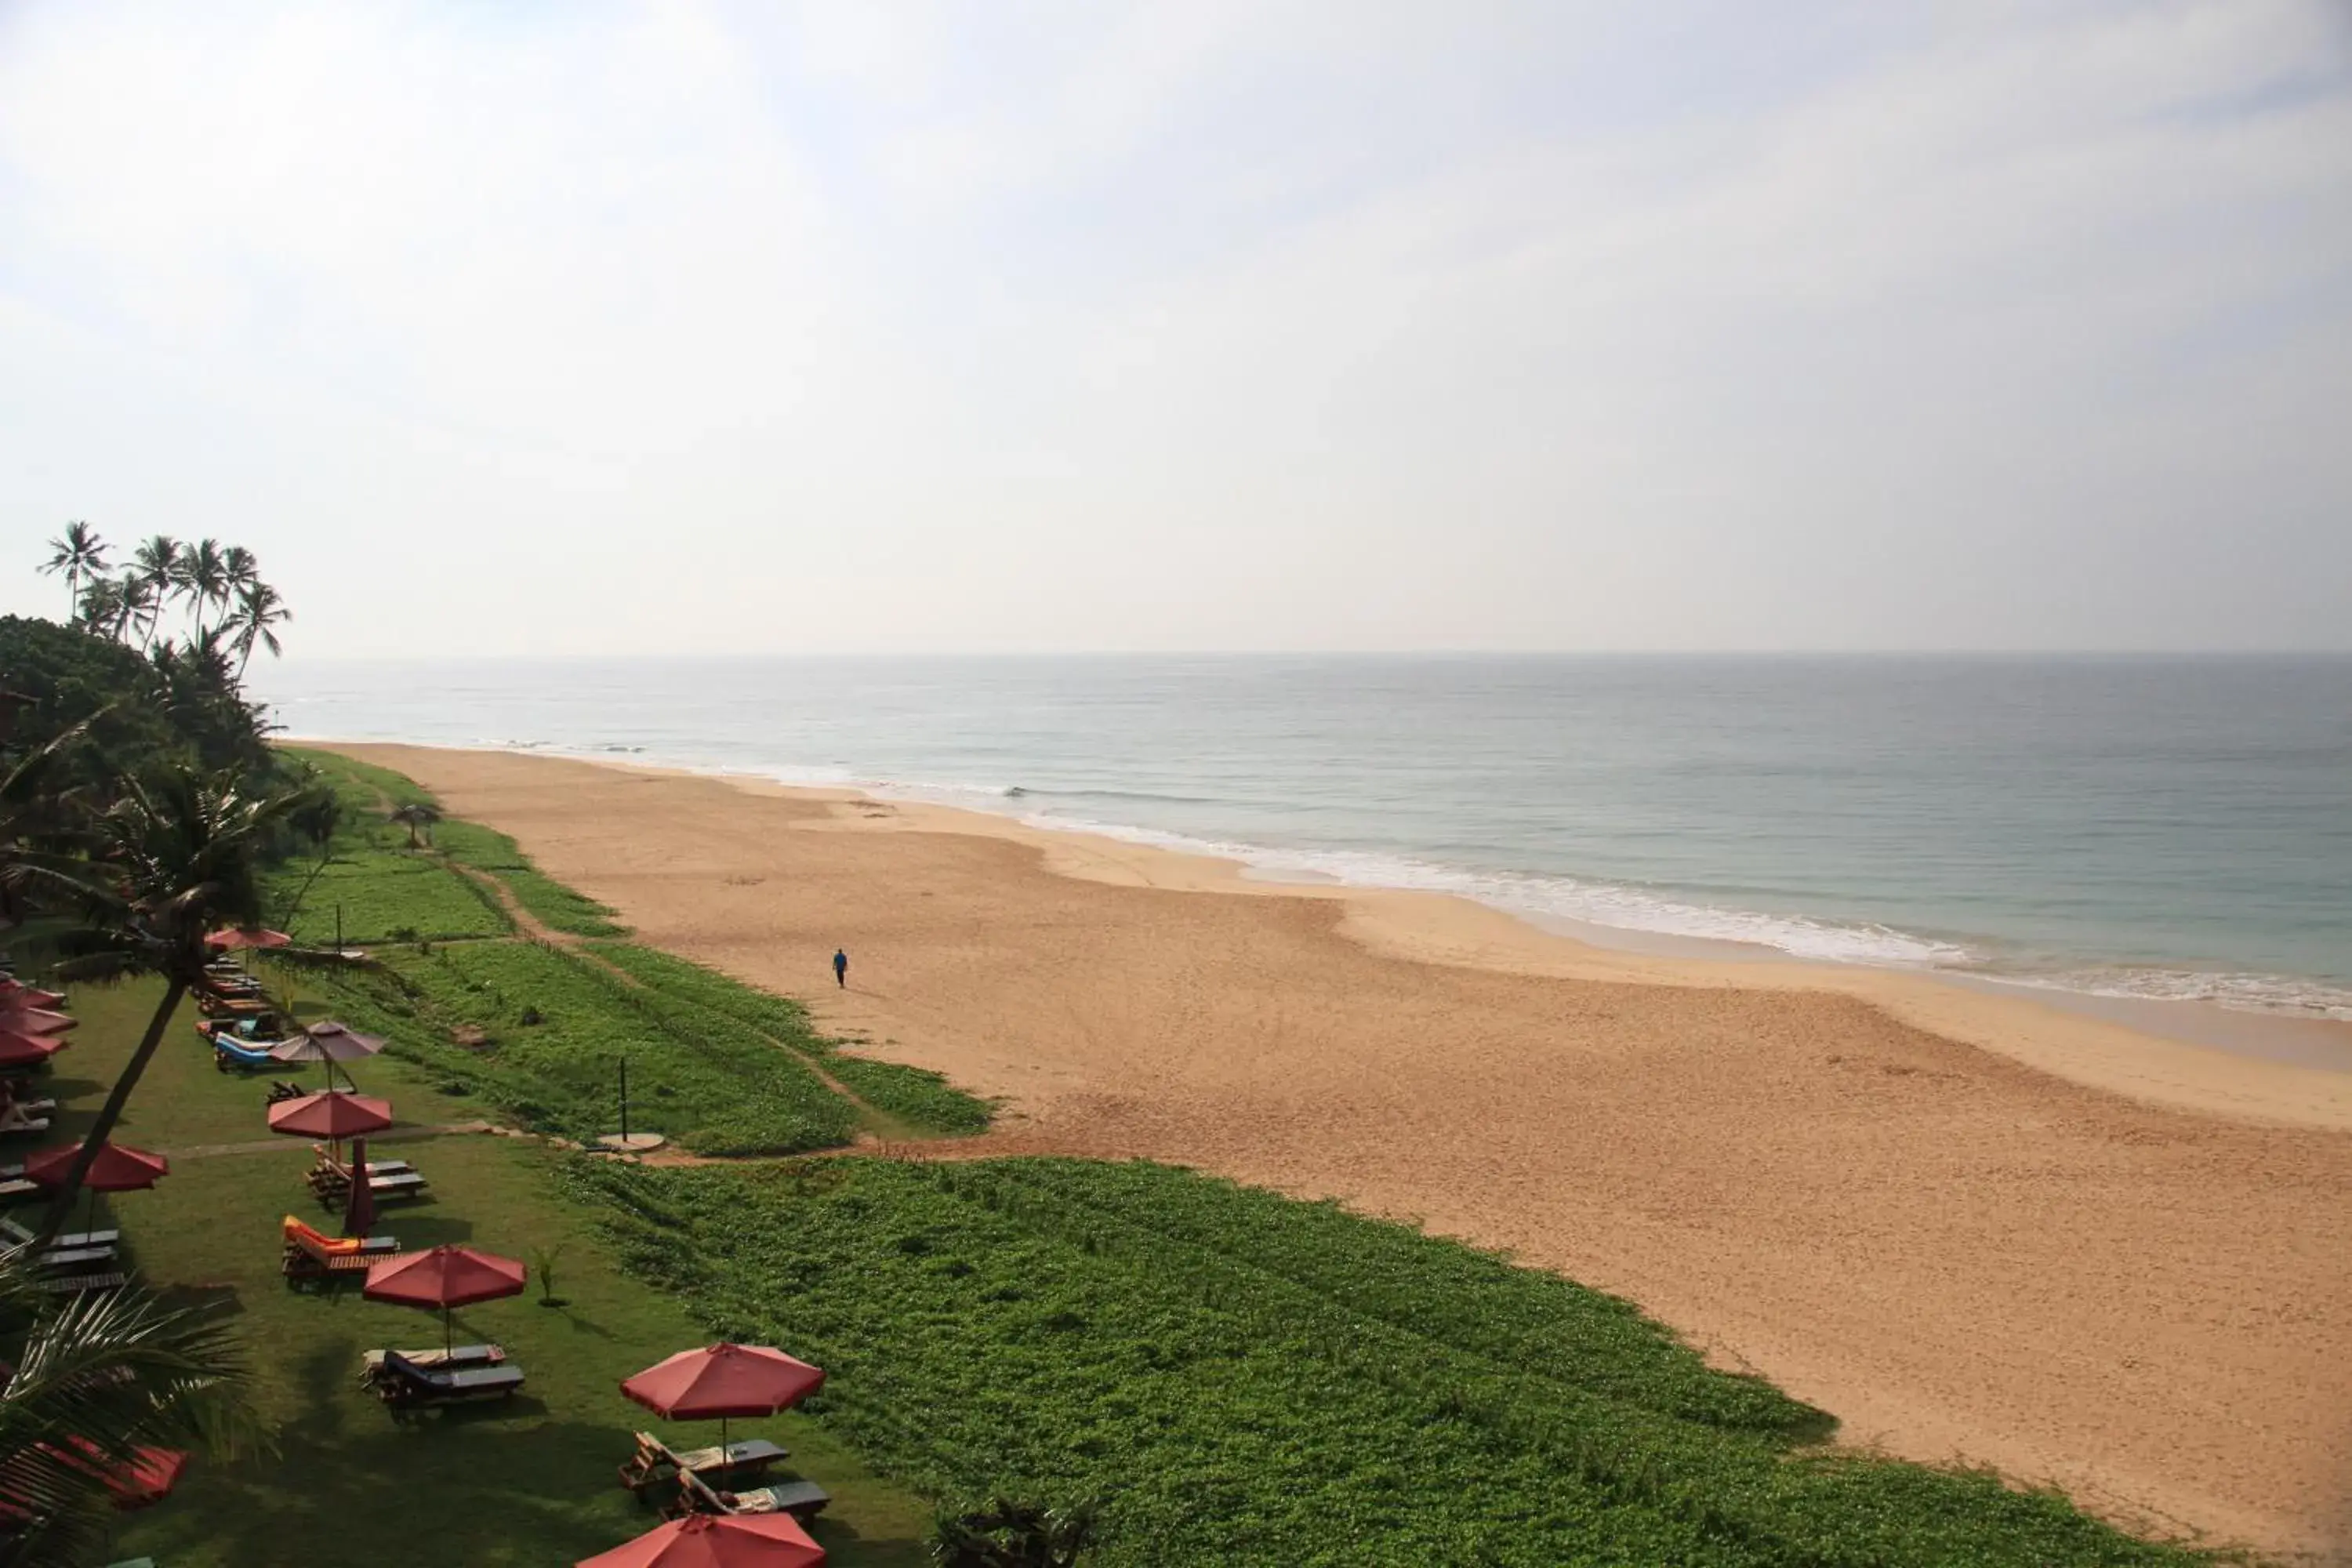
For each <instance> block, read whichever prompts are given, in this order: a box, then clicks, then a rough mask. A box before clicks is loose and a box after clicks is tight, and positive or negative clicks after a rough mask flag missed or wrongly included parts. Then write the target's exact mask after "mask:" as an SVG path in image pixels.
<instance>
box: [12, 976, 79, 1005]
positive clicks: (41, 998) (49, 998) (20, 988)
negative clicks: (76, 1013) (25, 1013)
mask: <svg viewBox="0 0 2352 1568" xmlns="http://www.w3.org/2000/svg"><path fill="white" fill-rule="evenodd" d="M64 1002H65V998H64V997H63V996H60V995H59V994H58V993H56V992H54V991H42V990H39V989H37V988H36V987H34V986H30V985H27V984H25V983H24V982H23V981H21V980H0V1007H56V1006H59V1005H63V1003H64Z"/></svg>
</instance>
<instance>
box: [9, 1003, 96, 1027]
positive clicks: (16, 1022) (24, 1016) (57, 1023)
mask: <svg viewBox="0 0 2352 1568" xmlns="http://www.w3.org/2000/svg"><path fill="white" fill-rule="evenodd" d="M80 1027H81V1020H80V1019H79V1018H76V1017H73V1016H69V1015H68V1014H64V1013H58V1012H55V1011H52V1010H51V1009H49V1008H47V1007H19V1006H17V1005H16V1004H14V1003H12V1002H0V1029H8V1030H13V1031H14V1032H15V1033H16V1034H19V1035H62V1034H64V1033H65V1032H66V1031H67V1030H68V1029H79V1028H80Z"/></svg>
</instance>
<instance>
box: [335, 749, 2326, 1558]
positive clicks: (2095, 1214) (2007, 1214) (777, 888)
mask: <svg viewBox="0 0 2352 1568" xmlns="http://www.w3.org/2000/svg"><path fill="white" fill-rule="evenodd" d="M346 749H348V750H350V751H351V752H352V753H353V754H354V755H361V756H364V757H366V758H367V759H368V760H371V761H375V762H380V763H384V764H386V765H389V766H393V767H396V768H399V769H400V770H402V771H403V772H404V773H409V774H411V775H413V776H415V777H416V778H417V779H419V780H420V781H421V782H423V783H425V784H426V785H428V786H429V787H431V788H432V789H434V790H435V791H436V793H438V794H439V795H441V796H442V798H443V800H444V802H445V803H446V805H447V806H448V807H449V809H451V810H452V811H454V812H456V813H457V814H458V815H460V816H466V817H468V818H472V819H474V820H477V821H482V822H486V823H488V824H490V825H492V826H496V827H498V828H499V829H501V830H502V831H505V832H508V833H511V834H513V835H514V836H515V837H517V838H518V839H519V840H520V842H521V844H522V846H523V847H524V848H525V849H526V850H527V851H528V852H529V853H530V854H531V855H532V856H533V857H535V858H537V859H538V861H539V863H540V864H541V866H542V867H543V868H545V869H546V870H547V871H549V872H550V873H551V874H552V875H553V876H556V877H558V878H560V879H562V880H564V881H566V882H568V883H570V884H571V885H572V886H573V887H576V888H578V889H581V890H582V891H583V892H585V893H587V894H589V895H591V896H593V897H595V898H598V899H602V900H605V901H607V902H609V903H611V904H613V905H614V906H615V907H616V908H618V909H619V910H621V911H622V912H623V915H624V917H625V919H626V920H628V921H631V922H632V923H633V924H634V925H635V927H636V929H637V931H638V932H639V934H640V937H641V939H642V940H644V941H646V942H651V943H654V944H656V945H658V946H661V947H664V948H667V949H669V950H671V951H673V952H680V953H683V954H686V955H688V956H690V957H694V958H698V959H701V960H704V961H706V962H709V963H714V964H717V965H719V966H720V967H723V968H725V969H727V970H729V971H730V972H731V973H735V974H737V975H740V976H741V977H743V978H745V979H747V980H751V981H753V982H756V983H759V984H764V985H767V986H770V987H772V988H773V989H776V990H779V991H782V992H786V993H789V994H796V995H802V996H805V997H808V998H810V999H811V1000H812V1001H813V1002H814V1003H815V1005H817V1006H818V1008H819V1013H820V1016H821V1017H823V1018H824V1019H826V1020H828V1021H829V1022H830V1023H831V1024H832V1025H833V1026H835V1027H838V1028H843V1029H851V1030H859V1031H863V1032H865V1033H866V1035H868V1036H869V1037H871V1039H872V1041H873V1047H872V1048H873V1049H875V1050H876V1051H877V1053H878V1054H883V1055H887V1056H889V1057H892V1058H897V1059H902V1060H908V1061H914V1062H919V1063H921V1064H923V1065H926V1066H931V1067H937V1068H943V1069H945V1070H946V1071H948V1072H949V1073H950V1074H951V1075H952V1076H953V1077H954V1078H955V1079H957V1080H958V1081H960V1082H961V1083H963V1084H965V1085H967V1086H968V1087H971V1088H973V1089H979V1090H982V1091H984V1092H992V1093H1000V1094H1006V1095H1009V1096H1011V1097H1012V1101H1013V1108H1014V1109H1015V1110H1017V1112H1018V1118H1017V1119H1016V1120H1015V1121H1013V1123H1012V1124H1011V1125H1010V1126H1009V1127H1008V1129H1007V1131H1008V1134H1009V1135H1010V1140H1011V1141H1017V1142H1020V1143H1022V1144H1023V1145H1024V1146H1034V1147H1052V1148H1060V1149H1067V1150H1072V1151H1077V1152H1093V1153H1103V1154H1113V1155H1120V1154H1137V1155H1149V1156H1151V1157H1155V1158H1159V1159H1165V1160H1172V1161H1177V1162H1181V1163H1187V1164H1192V1165H1197V1166H1200V1167H1202V1168H1204V1169H1208V1170H1212V1171H1216V1172H1220V1173H1224V1174H1228V1175H1232V1176H1234V1177H1238V1178H1240V1179H1243V1180H1245V1181H1251V1182H1259V1183H1265V1184H1271V1185H1275V1186H1277V1187H1281V1188H1283V1189H1286V1190H1288V1191H1292V1192H1296V1193H1300V1194H1317V1195H1336V1196H1339V1197H1341V1198H1344V1199H1346V1200H1347V1201H1349V1203H1351V1204H1353V1205H1358V1206H1360V1207H1361V1208H1364V1209H1367V1210H1370V1211H1374V1212H1379V1213H1383V1214H1389V1215H1401V1216H1412V1217H1418V1218H1420V1219H1422V1220H1423V1221H1425V1222H1426V1223H1427V1224H1428V1225H1429V1226H1431V1227H1432V1228H1434V1229H1437V1230H1441V1231H1444V1232H1448V1233H1453V1234H1456V1235H1461V1236H1465V1237H1473V1238H1475V1239H1476V1240H1478V1241H1480V1242H1483V1243H1486V1244H1488V1245H1492V1246H1497V1247H1507V1248H1509V1249H1511V1250H1512V1251H1514V1252H1515V1253H1516V1254H1517V1255H1518V1256H1519V1257H1520V1258H1522V1259H1523V1260H1524V1261H1528V1262H1531V1263H1538V1264H1542V1265H1547V1266H1550V1267H1555V1268H1560V1269H1562V1270H1565V1271H1566V1272H1569V1273H1570V1274H1572V1275H1574V1276H1576V1277H1577V1278H1579V1279H1584V1280H1586V1281H1589V1282H1591V1283H1593V1284H1596V1285H1599V1286H1601V1287H1604V1288H1606V1289H1612V1290H1616V1291H1620V1292H1622V1293H1623V1294H1625V1295H1628V1296H1630V1297H1632V1298H1633V1300H1636V1301H1638V1302H1640V1303H1641V1304H1642V1305H1643V1307H1644V1308H1645V1309H1646V1310H1649V1311H1651V1312H1653V1313H1654V1314H1655V1315H1657V1316H1659V1317H1661V1318H1663V1319H1664V1320H1665V1321H1668V1322H1671V1323H1673V1324H1675V1326H1677V1327H1678V1328H1680V1329H1681V1330H1682V1331H1685V1333H1686V1334H1688V1335H1689V1336H1690V1337H1691V1338H1692V1340H1693V1341H1694V1342H1697V1343H1699V1344H1701V1345H1703V1346H1705V1347H1706V1348H1707V1350H1708V1351H1709V1352H1710V1353H1712V1354H1714V1355H1715V1356H1717V1358H1718V1359H1719V1360H1722V1361H1724V1362H1725V1363H1730V1364H1738V1365H1742V1366H1748V1367H1752V1368H1754V1369H1756V1370H1759V1371H1761V1372H1763V1373H1766V1374H1768V1375H1769V1376H1770V1377H1772V1378H1773V1379H1774V1380H1775V1381H1777V1382H1779V1383H1780V1384H1782V1385H1783V1386H1784V1387H1786V1388H1788V1389H1789V1390H1790V1391H1791V1392H1792V1393H1794V1394H1798V1395H1800V1396H1801V1397H1803V1398H1806V1399H1809V1400H1811V1401H1813V1402H1815V1403H1817V1404H1819V1405H1822V1406H1824V1407H1826V1408H1827V1409H1829V1410H1831V1411H1832V1412H1834V1413H1835V1414H1836V1415H1839V1416H1840V1417H1841V1418H1842V1419H1843V1423H1844V1426H1843V1436H1844V1438H1845V1439H1846V1440H1848V1441H1853V1442H1861V1443H1874V1444H1877V1445H1880V1446H1883V1447H1885V1448H1888V1449H1890V1450H1893V1451H1895V1452H1899V1453H1903V1454H1906V1455H1910V1456H1914V1457H1917V1458H1928V1459H1939V1460H1940V1459H1953V1458H1965V1459H1968V1460H1970V1461H1974V1462H1979V1463H1990V1464H1993V1465H1996V1466H1998V1467H2000V1468H2001V1469H2002V1470H2004V1471H2005V1472H2007V1473H2009V1474H2011V1475H2012V1476H2016V1477H2020V1478H2023V1479H2033V1480H2048V1481H2053V1482H2055V1483H2057V1484H2059V1485H2061V1486H2063V1487H2064V1488H2066V1489H2068V1490H2069V1491H2071V1492H2073V1493H2074V1495H2076V1496H2077V1497H2078V1498H2080V1499H2081V1500H2084V1502H2085V1503H2086V1504H2089V1505H2091V1506H2094V1507H2096V1508H2099V1509H2101V1510H2104V1511H2106V1512H2108V1513H2110V1514H2112V1515H2115V1516H2116V1517H2118V1518H2121V1519H2124V1520H2126V1521H2130V1522H2137V1523H2140V1524H2143V1525H2153V1526H2155V1527H2157V1528H2166V1529H2173V1530H2189V1529H2195V1530H2199V1531H2206V1532H2209V1533H2210V1534H2211V1535H2212V1536H2214V1537H2217V1538H2221V1539H2232V1540H2240V1541H2245V1542H2252V1543H2254V1544H2256V1545H2259V1546H2261V1547H2263V1548H2264V1549H2266V1550H2270V1551H2273V1552H2295V1553H2298V1554H2300V1553H2305V1552H2308V1553H2314V1554H2317V1555H2322V1556H2325V1557H2326V1558H2328V1559H2329V1560H2336V1558H2337V1557H2338V1556H2339V1555H2340V1554H2343V1553H2345V1552H2347V1545H2346V1543H2347V1540H2352V1512H2347V1506H2346V1500H2347V1496H2352V1264H2348V1263H2347V1259H2352V1136H2347V1135H2346V1133H2345V1132H2344V1131H2340V1129H2341V1128H2342V1127H2343V1126H2344V1125H2345V1117H2346V1112H2347V1107H2352V1097H2347V1085H2346V1084H2345V1083H2344V1082H2343V1081H2342V1080H2343V1079H2344V1076H2345V1075H2341V1074H2326V1073H2318V1072H2312V1071H2304V1070H2300V1069H2295V1068H2285V1067H2277V1066H2272V1065H2268V1064H2262V1063H2246V1062H2237V1061H2232V1060H2231V1059H2229V1058H2221V1057H2219V1056H2217V1055H2216V1054H2214V1053H2211V1052H2206V1051H2200V1050H2196V1049H2194V1048H2191V1047H2171V1046H2166V1045H2164V1044H2162V1043H2159V1042H2154V1041H2148V1040H2146V1039H2143V1038H2141V1037H2137V1036H2132V1035H2129V1034H2128V1033H2127V1032H2126V1031H2123V1030H2120V1029H2117V1028H2115V1027H2113V1026H2105V1025H2101V1024H2098V1023H2095V1022H2093V1021H2089V1020H2084V1019H2080V1018H2069V1017H2067V1016H2063V1015H2059V1014H2056V1013H2054V1012H2053V1011H2052V1010H2050V1009H2047V1008H2042V1007H2039V1006H2035V1005H2022V1004H2015V1003H2011V1002H2007V1001H2000V1002H1995V1001H1993V1000H1992V999H1989V998H1983V997H1975V996H1972V995H1969V994H1962V993H1958V992H1953V991H1950V990H1949V988H1946V987H1940V986H1934V985H1931V984H1927V983H1924V982H1913V981H1911V980H1909V979H1907V978H1906V977H1887V976H1879V975H1873V974H1869V973H1860V974H1855V973H1851V972H1847V973H1840V974H1835V975H1832V976H1830V977H1829V978H1827V979H1822V978H1820V976H1819V973H1818V972H1814V978H1813V979H1811V980H1808V979H1806V978H1805V976H1804V975H1803V974H1801V973H1800V974H1797V975H1795V976H1794V977H1791V976H1790V975H1783V974H1775V975H1773V976H1769V977H1765V976H1760V975H1759V973H1757V971H1756V970H1755V969H1754V968H1753V967H1750V968H1748V969H1738V968H1730V967H1726V966H1709V965H1684V966H1681V967H1680V968H1676V967H1675V966H1673V965H1664V964H1660V963H1653V962H1649V961H1636V960H1633V959H1629V958H1626V957H1624V956H1623V955H1614V954H1598V953H1595V952H1592V951H1591V950H1589V949H1583V948H1579V947H1576V946H1575V945H1574V944H1571V943H1565V942H1560V941H1559V940H1558V939H1554V938H1549V937H1544V936H1541V935H1540V934H1539V933H1534V932H1531V931H1528V930H1527V929H1526V928H1524V927H1520V926H1518V925H1517V924H1516V922H1512V921H1507V920H1504V919H1502V918H1501V917H1499V916H1493V915H1490V914H1488V913H1487V912H1486V911H1483V910H1475V909H1474V908H1472V907H1469V906H1464V905H1457V904H1452V903H1451V902H1449V901H1445V900H1417V899H1414V898H1412V897H1409V896H1381V895H1374V896H1332V895H1324V896H1312V895H1291V894H1270V893H1268V892H1266V891H1265V890H1264V889H1243V888H1241V887H1240V886H1239V885H1237V884H1234V883H1233V882H1232V880H1231V878H1230V873H1229V872H1227V871H1225V870H1223V869H1222V868H1217V867H1216V866H1215V865H1214V864H1213V863H1203V862H1197V861H1186V860H1183V859H1181V858H1177V857H1169V856H1160V855H1157V854H1156V853H1155V852H1151V851H1142V850H1133V849H1130V848H1129V847H1125V846H1115V845H1106V844H1104V843H1103V842H1102V841H1087V840H1075V839H1073V840H1064V839H1062V838H1060V837H1049V836H1038V835H1034V834H1027V833H1025V832H1024V830H1021V829H1018V828H1017V827H1013V826H1009V825H1003V824H996V823H994V822H992V820H990V819H971V818H966V817H963V816H961V815H960V814H955V813H950V812H944V811H940V810H935V809H931V808H919V807H900V806H894V805H870V804H859V803H853V802H846V801H843V800H841V799H838V798H835V799H825V798H821V797H816V796H812V795H806V794H794V793H793V792H786V791H782V790H779V789H774V788H772V787H765V786H751V785H739V784H733V783H730V782H726V781H719V780H713V779H698V778H688V777H679V776H674V775H669V776H665V775H656V774H651V773H633V772H628V771H623V770H618V769H612V768H604V767H599V766H594V765H591V764H586V763H572V762H566V761H562V760H557V759H551V758H537V757H526V756H517V755H514V754H511V753H495V752H438V751H425V750H417V749H411V748H393V747H350V748H346ZM1049 861H1050V862H1051V864H1050V865H1049V863H1048V862H1049ZM1070 873H1076V874H1075V875H1073V874H1070ZM1159 884H1170V885H1159ZM1220 887H1222V888H1223V889H1224V890H1223V891H1202V890H1198V889H1212V888H1220ZM837 943H838V944H842V945H845V946H846V947H847V948H848V950H849V952H850V953H851V955H852V960H853V964H852V968H851V972H850V979H851V984H852V988H851V989H850V990H849V991H847V992H845V993H836V992H835V990H834V988H833V986H832V984H831V978H830V975H829V973H827V972H826V969H825V960H826V958H827V956H828V955H829V954H830V953H831V952H832V950H833V948H834V947H835V944H837ZM1432 955H1444V956H1445V957H1447V958H1449V959H1451V960H1453V962H1434V961H1433V956H1432ZM1661 980H1671V981H1673V982H1674V983H1673V984H1660V983H1658V982H1659V981H1661ZM1764 985H1772V986H1776V987H1780V988H1777V989H1759V988H1758V987H1759V986H1764ZM1906 1019H1909V1020H1914V1021H1912V1022H1906V1021H1905V1020H1906ZM1918 1022H1926V1023H1931V1024H1933V1025H1935V1026H1936V1027H1937V1028H1939V1029H1946V1028H1948V1031H1949V1033H1950V1034H1952V1035H1956V1036H1958V1037H1960V1038H1975V1039H1979V1040H1981V1041H1983V1042H1984V1043H1985V1044H1989V1045H1992V1046H1994V1047H1998V1048H1997V1049H1994V1050H1987V1049H1982V1048H1979V1047H1977V1046H1973V1045H1969V1044H1963V1043H1960V1040H1959V1039H1958V1038H1951V1037H1946V1036H1945V1035H1944V1034H1938V1033H1931V1032H1928V1030H1927V1029H1926V1028H1922V1027H1919V1026H1916V1023H1918ZM2004 1053H2005V1054H2004ZM2036 1063H2039V1064H2041V1066H2058V1067H2063V1068H2065V1069H2066V1070H2068V1071H2069V1072H2070V1073H2073V1074H2074V1076H2076V1077H2078V1078H2084V1079H2090V1080H2092V1082H2093V1083H2104V1084H2106V1085H2108V1087H2106V1088H2098V1087H2092V1086H2091V1084H2089V1083H2083V1082H2070V1081H2066V1080H2065V1079H2061V1078H2059V1077H2055V1076H2053V1075H2052V1073H2050V1072H2047V1071H2043V1070H2040V1068H2039V1067H2037V1066H2036V1065H2033V1064H2036ZM2116 1088H2121V1089H2128V1090H2129V1091H2130V1092H2131V1094H2132V1095H2135V1096H2137V1098H2126V1096H2125V1095H2123V1094H2119V1093H2116V1092H2113V1089H2116ZM2189 1107H2202V1109H2188V1108H2189ZM2225 1111H2226V1112H2227V1113H2224V1112H2225ZM2294 1121H2302V1122H2305V1123H2307V1125H2301V1126H2296V1125H2288V1124H2284V1123H2289V1122H2294Z"/></svg>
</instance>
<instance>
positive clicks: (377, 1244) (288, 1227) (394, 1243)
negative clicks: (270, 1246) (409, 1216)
mask: <svg viewBox="0 0 2352 1568" xmlns="http://www.w3.org/2000/svg"><path fill="white" fill-rule="evenodd" d="M278 1238H279V1243H280V1245H279V1250H278V1272H279V1273H280V1274H282V1275H284V1276H285V1277H286V1282H287V1283H288V1284H289V1285H304V1284H310V1283H314V1282H317V1281H320V1280H328V1281H331V1280H333V1279H336V1278H337V1277H339V1276H348V1275H352V1274H357V1275H360V1276H362V1277H364V1276H365V1275H366V1273H367V1271H368V1269H369V1268H370V1267H371V1266H373V1264H374V1263H375V1262H376V1261H377V1260H378V1259H380V1258H389V1257H391V1256H392V1255H393V1254H394V1253H395V1252H398V1251H399V1250H400V1242H399V1240H398V1238H396V1237H389V1236H367V1237H342V1236H329V1235H327V1234H326V1233H325V1232H323V1231H320V1230H316V1229H313V1228H312V1227H311V1226H307V1225H304V1224H303V1223H302V1222H301V1221H300V1220H299V1219H296V1218H295V1217H294V1216H293V1215H290V1214H289V1215H287V1216H286V1217H285V1219H284V1220H283V1221H281V1222H280V1223H279V1225H278Z"/></svg>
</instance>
